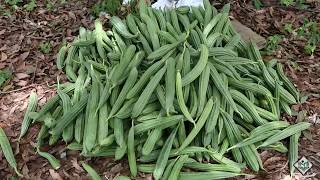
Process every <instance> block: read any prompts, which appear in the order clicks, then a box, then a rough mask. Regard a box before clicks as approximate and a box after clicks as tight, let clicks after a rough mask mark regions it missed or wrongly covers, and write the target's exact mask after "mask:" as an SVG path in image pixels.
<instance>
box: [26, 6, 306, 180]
mask: <svg viewBox="0 0 320 180" xmlns="http://www.w3.org/2000/svg"><path fill="white" fill-rule="evenodd" d="M139 8H140V9H139V11H138V13H137V14H129V15H127V16H126V18H125V19H124V20H121V19H120V18H119V17H116V16H114V17H112V18H111V20H110V30H108V31H104V30H103V27H102V24H101V22H99V21H96V22H95V30H94V31H90V30H87V29H84V28H80V33H79V37H77V38H76V39H75V40H74V42H73V43H71V44H68V45H66V46H64V47H62V48H61V50H60V51H59V53H58V57H57V67H58V68H59V69H63V70H65V72H66V75H67V77H68V79H69V81H70V82H69V83H65V84H58V89H57V95H55V96H54V97H53V98H52V99H50V100H49V101H48V102H47V103H46V104H45V105H44V106H43V107H42V108H41V109H40V110H39V111H38V112H33V111H35V107H36V104H37V103H36V98H33V99H35V100H31V101H32V102H30V105H29V108H28V110H27V113H26V118H25V120H24V123H23V126H22V133H21V137H22V136H23V135H24V134H25V133H26V131H27V129H28V127H29V124H30V122H31V120H32V119H33V121H34V122H40V123H42V128H41V130H40V132H39V135H38V152H39V153H42V154H40V155H41V156H44V157H45V158H47V159H49V161H50V162H52V164H53V165H54V166H55V168H58V167H59V163H58V162H57V159H55V158H54V157H53V156H51V155H50V154H43V153H44V152H41V151H40V147H41V145H42V144H43V143H44V142H49V144H50V145H54V144H55V143H57V142H58V141H61V140H63V141H65V142H66V143H67V144H68V146H67V148H68V149H71V150H78V151H81V155H83V156H86V157H101V156H103V157H105V156H111V157H114V158H115V159H116V160H120V159H123V158H127V159H128V163H129V167H130V172H131V175H132V176H136V175H137V172H138V171H139V172H145V173H152V174H153V177H154V178H155V179H170V180H171V179H184V180H188V179H205V180H207V179H218V178H228V177H234V176H238V175H242V170H243V169H244V168H245V167H248V168H250V169H251V170H253V171H259V170H260V169H263V166H262V162H261V159H260V157H259V153H258V151H259V150H263V149H273V150H276V151H279V152H283V153H285V152H287V151H288V149H287V147H286V146H285V145H284V144H283V143H282V142H281V141H280V140H283V139H287V138H290V143H289V151H288V152H289V161H290V163H289V164H290V170H291V173H293V163H294V162H295V161H296V160H297V157H298V152H297V147H298V139H299V136H300V132H301V131H303V130H305V129H307V128H308V127H309V126H310V124H309V123H307V122H300V123H298V124H294V125H290V124H289V123H288V122H286V121H281V120H280V114H281V113H282V112H286V113H288V114H290V113H291V110H290V105H291V104H295V103H296V102H297V101H298V100H299V93H298V91H297V90H296V88H295V87H294V86H293V84H292V83H291V82H290V80H289V79H288V78H287V77H286V76H285V74H284V72H283V69H282V66H281V64H280V63H277V61H274V60H273V61H269V62H267V63H265V62H264V61H263V60H262V57H261V55H260V53H259V50H258V48H257V46H256V45H255V44H254V43H253V42H252V43H245V42H244V41H243V40H242V39H241V38H240V36H239V34H237V33H236V32H235V30H234V29H233V27H232V25H231V22H230V19H229V17H228V12H229V9H230V6H229V5H225V6H224V7H223V8H222V10H221V11H220V12H218V11H217V10H216V9H215V8H214V7H213V6H211V4H210V3H209V1H208V0H204V8H202V7H191V8H189V7H179V8H176V9H164V10H156V9H153V8H151V7H148V6H147V5H146V4H145V3H144V1H140V4H139ZM85 166H86V167H88V165H85ZM89 169H90V168H89ZM188 169H191V170H192V171H189V170H188ZM89 172H91V174H92V169H90V171H89ZM95 177H96V178H97V175H95Z"/></svg>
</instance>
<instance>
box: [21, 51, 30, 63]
mask: <svg viewBox="0 0 320 180" xmlns="http://www.w3.org/2000/svg"><path fill="white" fill-rule="evenodd" d="M28 56H29V52H24V53H22V54H20V56H19V60H21V61H24V60H25V59H26V58H27V57H28Z"/></svg>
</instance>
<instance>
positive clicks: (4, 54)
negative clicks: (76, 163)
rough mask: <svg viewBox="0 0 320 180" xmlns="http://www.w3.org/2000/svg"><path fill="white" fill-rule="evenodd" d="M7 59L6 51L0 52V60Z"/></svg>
mask: <svg viewBox="0 0 320 180" xmlns="http://www.w3.org/2000/svg"><path fill="white" fill-rule="evenodd" d="M7 59H8V55H7V54H6V53H4V52H2V53H1V59H0V61H5V60H7Z"/></svg>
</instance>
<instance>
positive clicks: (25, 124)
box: [19, 91, 38, 140]
mask: <svg viewBox="0 0 320 180" xmlns="http://www.w3.org/2000/svg"><path fill="white" fill-rule="evenodd" d="M37 104H38V96H37V93H36V92H34V91H33V92H32V93H31V94H30V97H29V103H28V107H27V110H26V113H25V115H24V118H23V121H22V125H21V131H20V135H19V140H20V139H21V138H22V137H23V136H24V135H25V134H26V133H27V131H28V128H29V126H30V123H31V118H30V117H29V114H30V112H33V111H35V110H36V108H37Z"/></svg>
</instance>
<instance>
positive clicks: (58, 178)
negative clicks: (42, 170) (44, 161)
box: [49, 169, 63, 180]
mask: <svg viewBox="0 0 320 180" xmlns="http://www.w3.org/2000/svg"><path fill="white" fill-rule="evenodd" d="M49 173H50V176H51V177H52V179H54V180H63V179H62V178H61V176H60V174H59V173H57V172H56V171H55V170H53V169H49Z"/></svg>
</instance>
